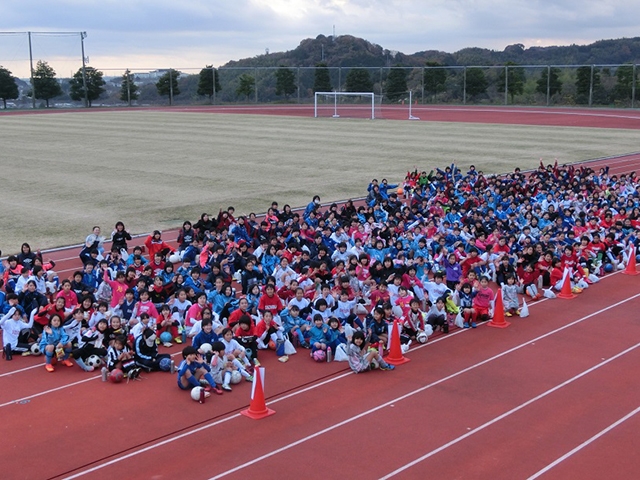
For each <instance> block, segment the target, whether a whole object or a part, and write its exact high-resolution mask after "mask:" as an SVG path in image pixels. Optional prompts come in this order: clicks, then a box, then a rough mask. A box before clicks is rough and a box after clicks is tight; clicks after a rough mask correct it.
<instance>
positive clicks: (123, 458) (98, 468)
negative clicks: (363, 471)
mask: <svg viewBox="0 0 640 480" xmlns="http://www.w3.org/2000/svg"><path fill="white" fill-rule="evenodd" d="M638 297H640V293H638V294H636V295H633V296H631V297H628V298H626V299H624V300H621V301H619V302H617V303H615V304H613V305H610V306H608V307H605V308H603V309H600V310H598V311H596V312H593V313H591V314H589V315H586V316H584V317H582V318H579V319H578V320H575V321H573V322H571V323H568V324H566V325H564V326H562V327H560V328H557V329H555V330H552V331H550V332H547V333H545V334H544V335H540V336H538V337H536V338H534V339H532V340H527V341H526V342H524V343H521V344H520V345H518V346H516V347H513V348H510V349H509V350H506V351H504V352H502V353H499V354H497V355H494V356H493V357H491V358H488V359H486V360H483V361H481V362H478V363H476V364H474V365H471V366H469V367H467V368H464V369H463V370H460V371H458V372H456V373H453V374H451V375H449V376H448V377H445V378H442V379H440V380H437V381H435V382H433V383H430V384H429V385H425V386H424V387H421V388H420V389H418V390H416V391H414V392H410V393H409V394H407V395H405V396H402V397H399V399H395V400H392V401H391V402H387V403H386V404H384V405H381V406H379V407H376V408H375V409H373V410H370V411H369V412H364V413H362V414H360V415H358V416H356V417H353V418H351V419H348V420H346V421H344V422H341V423H340V424H336V425H334V426H333V427H330V428H329V429H325V430H323V431H322V432H318V433H317V434H314V435H315V436H317V435H318V434H322V433H326V432H327V431H329V430H333V429H335V428H338V427H339V426H342V425H344V424H347V423H350V422H351V421H354V420H356V419H358V418H360V417H362V416H364V415H367V414H368V413H373V412H374V411H377V410H379V409H380V408H384V407H385V406H387V405H390V404H391V403H393V402H395V401H398V400H402V399H404V398H407V397H409V396H411V395H414V394H416V393H420V392H421V391H424V390H427V389H429V388H432V387H434V386H436V385H439V384H440V383H443V382H445V381H447V380H450V379H452V378H455V377H457V376H459V375H462V374H463V373H466V372H468V371H471V370H474V369H475V368H478V367H480V366H482V365H485V364H487V363H489V362H492V361H493V360H496V359H498V358H501V357H503V356H505V355H508V354H509V353H512V352H515V351H517V350H519V349H521V348H524V347H526V346H527V345H530V344H531V343H533V342H537V341H538V340H541V339H543V338H546V337H549V336H551V335H554V334H555V333H558V332H561V331H563V330H565V329H567V328H570V327H572V326H573V325H577V324H579V323H581V322H583V321H585V320H587V319H589V318H592V317H594V316H596V315H599V314H601V313H603V312H606V311H607V310H610V309H612V308H615V307H618V306H620V305H623V304H625V303H627V302H629V301H631V300H634V299H636V298H638ZM538 303H540V302H538ZM465 331H469V330H460V331H459V332H456V333H462V332H465ZM450 336H451V335H449V337H450ZM444 338H448V337H441V338H438V339H437V340H436V341H438V340H441V339H444ZM436 341H434V342H431V343H427V344H425V345H423V346H425V347H426V346H427V345H431V344H432V343H435V342H436ZM421 347H422V346H421ZM414 350H417V348H416V349H414ZM347 375H351V373H348V374H344V375H343V376H340V377H336V378H335V379H331V380H329V381H327V382H325V384H326V383H330V382H331V381H335V380H338V379H339V378H344V377H346V376H347ZM318 386H320V384H318ZM313 388H316V386H312V387H309V388H308V390H312V389H313ZM296 393H297V392H296ZM291 396H293V395H291ZM277 401H279V400H274V401H272V402H267V405H271V404H273V403H276V402H277ZM238 416H239V415H238V414H235V415H233V416H232V417H229V418H227V419H223V420H219V421H217V422H214V423H212V424H208V425H203V426H202V427H199V428H197V429H195V430H191V431H189V432H185V433H183V434H180V435H178V436H177V437H172V438H168V439H166V440H163V441H162V442H159V443H157V444H153V445H150V446H148V447H145V448H143V449H141V450H136V451H134V452H131V453H129V454H127V455H123V456H121V457H118V458H115V459H113V460H110V461H108V462H106V463H103V464H100V465H96V466H95V467H92V468H90V469H88V470H84V471H82V472H78V473H76V474H75V475H73V476H70V477H66V478H65V480H70V479H73V478H79V477H81V476H83V475H86V474H88V473H92V472H95V471H97V470H100V469H102V468H104V467H107V466H109V465H113V464H115V463H118V462H120V461H122V460H126V459H128V458H131V457H134V456H136V455H138V454H140V453H144V452H147V451H149V450H153V449H155V448H157V447H160V446H162V445H166V444H168V443H171V442H173V441H174V440H179V439H181V438H184V437H186V436H188V435H191V434H193V433H197V432H200V431H202V430H205V429H207V428H210V427H213V426H215V425H218V424H219V423H221V422H222V421H227V420H229V419H231V418H237V417H238ZM310 438H312V437H308V438H307V439H306V440H309V439H310ZM306 440H305V439H302V440H299V441H298V442H296V445H297V444H299V443H302V442H303V441H306ZM292 446H294V445H293V444H292V445H291V446H289V447H288V448H291V447H292ZM285 449H286V448H284V447H283V448H281V449H279V450H278V453H279V452H280V451H283V450H285ZM264 458H267V457H261V458H260V459H256V460H254V461H253V462H252V463H256V462H258V461H260V460H262V459H264ZM248 465H249V464H245V465H244V466H241V467H236V469H235V470H234V471H236V470H239V469H240V468H244V467H246V466H248ZM228 473H231V471H229V472H227V473H225V474H228ZM214 478H218V477H214Z"/></svg>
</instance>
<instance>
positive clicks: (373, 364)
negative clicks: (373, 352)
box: [369, 358, 380, 370]
mask: <svg viewBox="0 0 640 480" xmlns="http://www.w3.org/2000/svg"><path fill="white" fill-rule="evenodd" d="M369 366H370V368H371V370H376V369H378V368H380V363H379V362H378V359H377V358H373V359H371V363H370V364H369Z"/></svg>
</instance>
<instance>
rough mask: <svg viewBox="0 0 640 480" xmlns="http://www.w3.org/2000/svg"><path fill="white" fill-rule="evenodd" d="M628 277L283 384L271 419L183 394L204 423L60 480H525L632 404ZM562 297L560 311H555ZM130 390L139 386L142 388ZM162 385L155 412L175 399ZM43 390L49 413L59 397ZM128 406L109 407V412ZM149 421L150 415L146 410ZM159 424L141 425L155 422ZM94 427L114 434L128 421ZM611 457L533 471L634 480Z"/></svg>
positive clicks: (190, 412)
mask: <svg viewBox="0 0 640 480" xmlns="http://www.w3.org/2000/svg"><path fill="white" fill-rule="evenodd" d="M639 281H640V280H638V277H628V276H624V275H621V274H615V275H611V276H609V277H607V278H606V279H604V280H603V281H602V283H601V284H599V285H596V286H593V287H592V288H591V289H590V290H589V291H588V293H585V294H583V295H582V297H580V299H579V300H577V301H576V300H574V301H573V302H572V301H570V300H569V301H565V300H553V301H543V302H539V303H538V304H535V305H532V306H531V312H532V316H531V317H530V318H527V319H515V320H513V325H512V326H511V327H510V328H508V329H506V330H495V329H491V328H488V327H486V326H481V327H480V328H478V329H476V330H464V331H459V333H458V334H456V335H455V336H449V337H440V339H439V340H438V341H437V342H434V343H430V344H427V345H426V346H424V347H420V348H417V349H414V350H413V351H412V352H411V353H410V357H411V359H412V361H411V362H410V363H408V364H405V365H403V366H401V367H398V369H397V370H396V371H394V372H371V373H367V374H362V375H357V376H356V375H353V374H348V375H346V376H341V375H338V376H334V377H332V378H330V380H333V381H330V382H328V383H325V384H324V385H321V384H320V385H319V384H318V383H315V384H313V385H312V387H313V388H312V389H311V390H308V391H306V392H305V391H304V389H303V388H297V389H294V391H293V392H289V393H297V392H300V393H298V394H297V395H295V396H289V397H287V395H286V394H285V395H282V394H279V395H277V398H276V399H272V400H271V402H274V400H275V402H274V403H270V407H271V408H273V409H274V410H276V412H277V413H276V415H274V416H272V417H269V418H267V419H264V420H261V421H253V420H250V419H247V418H245V417H242V416H239V415H238V414H237V412H235V411H228V412H227V413H226V415H222V416H219V415H220V413H221V412H220V411H219V410H218V409H219V408H222V407H223V405H225V406H226V404H223V402H224V401H226V400H227V398H228V397H232V396H233V397H235V396H236V395H235V393H236V392H233V394H231V395H225V396H223V397H221V398H214V399H212V400H211V401H210V402H209V403H207V404H205V405H204V406H201V405H198V404H197V403H195V402H191V401H190V400H188V399H186V400H183V401H182V405H181V407H180V408H181V409H180V410H178V411H174V412H175V413H174V416H176V417H180V418H182V420H183V421H185V422H187V421H189V420H190V421H192V422H193V421H194V420H196V419H201V418H202V416H203V414H202V412H203V411H205V410H209V411H211V409H213V410H214V411H213V412H211V413H210V415H211V416H212V417H215V420H214V421H213V422H208V423H204V424H201V425H198V426H197V427H195V428H194V429H190V430H189V429H188V430H185V431H180V432H177V434H174V435H169V436H165V437H163V438H158V441H156V442H151V443H148V444H145V445H143V446H142V447H140V448H135V447H134V448H132V449H130V450H128V451H126V452H124V451H123V452H120V453H118V454H116V455H113V456H105V458H104V460H103V461H98V462H97V463H96V464H94V465H90V466H89V465H87V466H86V467H85V468H83V469H80V470H79V471H77V472H74V473H73V475H68V474H63V475H60V478H80V477H82V478H114V477H116V478H117V477H126V478H181V476H183V475H185V474H188V476H189V478H251V477H254V478H298V477H299V476H300V475H301V472H303V474H304V476H305V477H306V478H309V479H315V478H319V479H320V478H322V479H325V478H327V477H328V478H337V477H339V476H342V475H345V476H347V477H348V478H380V477H383V476H386V475H389V474H391V473H393V472H395V474H393V475H392V476H393V477H398V478H457V477H460V478H474V479H485V478H486V479H500V478H504V479H513V478H528V477H529V476H531V475H533V474H535V473H536V472H538V471H539V470H541V469H543V468H545V467H546V466H547V465H549V464H551V463H552V462H554V461H555V460H556V459H557V458H559V457H561V456H562V455H565V454H566V453H567V452H569V451H571V450H572V449H574V448H575V447H576V446H578V445H580V444H581V443H583V442H584V441H585V440H588V439H589V438H591V437H593V436H594V435H595V434H597V433H598V432H600V431H602V430H603V429H605V428H607V427H608V426H609V425H611V424H612V423H614V422H616V421H617V420H619V419H620V418H622V417H624V416H625V415H627V414H628V413H629V412H631V411H633V410H634V409H637V408H638V407H639V404H640V400H639V398H640V384H638V382H637V381H635V380H636V379H635V377H636V372H635V370H636V367H637V365H638V362H640V343H639V342H638V339H640V322H638V321H637V320H636V318H635V316H634V315H633V312H634V311H637V308H638V306H639V305H640V294H639V293H638V291H639V289H638V286H639ZM566 302H571V304H570V305H571V307H572V309H571V312H570V313H568V314H566V315H565V316H562V317H561V316H558V315H557V311H558V308H559V307H560V308H562V307H564V304H565V303H566ZM603 305H606V306H604V307H603ZM603 332H605V333H606V334H604V335H603ZM295 360H296V361H297V362H298V364H297V365H296V366H295V372H299V370H300V364H299V363H300V362H307V363H308V365H309V366H308V369H307V370H308V371H313V370H316V371H325V372H326V371H327V370H328V369H332V368H336V364H328V365H317V364H315V363H313V362H311V360H310V359H308V358H302V357H301V356H298V357H297V358H296V359H295ZM273 363H275V362H273ZM277 368H278V366H276V365H274V364H271V365H268V366H267V370H268V372H269V373H268V377H267V382H266V383H267V394H268V395H269V394H270V393H272V392H274V391H277V388H278V386H279V385H278V382H279V381H281V379H280V378H279V375H278V370H277ZM283 368H286V369H287V372H288V373H289V372H290V373H291V374H293V373H294V372H291V370H289V368H288V365H285V366H283ZM159 375H160V374H156V376H159ZM149 382H151V379H150V380H149ZM163 383H165V384H166V383H167V382H163ZM94 387H95V385H94ZM100 387H101V388H99V389H98V390H99V391H100V393H101V394H104V395H108V394H109V392H111V391H113V390H114V389H116V388H128V389H132V388H137V389H138V391H139V390H140V386H139V385H137V384H136V385H129V386H113V385H103V384H100ZM144 387H145V392H146V391H147V388H151V387H155V385H154V384H151V383H150V384H149V387H148V386H147V385H144ZM74 388H76V387H74ZM83 388H86V387H83ZM158 388H160V387H158ZM165 388H167V389H168V390H167V393H166V394H165V395H164V397H163V401H165V400H166V402H167V407H169V406H170V405H171V406H174V407H176V406H178V405H177V404H174V401H177V400H179V397H180V396H181V395H182V397H184V396H186V394H183V393H182V392H178V390H177V388H174V389H173V391H171V389H170V388H169V387H168V386H167V385H165ZM238 390H240V388H238ZM247 390H248V389H244V392H243V394H245V395H246V394H247V393H248V392H247ZM612 392H615V393H612ZM148 393H149V394H150V397H149V396H145V397H141V395H140V394H136V395H135V397H137V399H138V401H137V402H134V403H135V404H136V405H138V406H137V407H136V412H139V411H144V410H148V405H146V404H145V403H146V402H144V399H145V398H147V399H151V398H154V397H153V396H154V395H160V391H159V390H156V389H155V388H154V389H153V390H151V391H149V392H148ZM96 395H98V394H97V393H96ZM54 396H56V397H57V395H56V394H53V395H52V399H51V400H49V402H54V401H55V403H51V406H52V407H53V408H56V407H58V406H60V405H61V404H63V403H64V399H57V398H56V399H54V398H53V397H54ZM234 400H235V398H234ZM96 401H97V398H96ZM122 401H123V403H128V402H127V401H126V400H125V399H123V400H122ZM141 404H142V405H141ZM20 407H21V406H18V405H16V406H15V407H13V408H20ZM131 408H133V407H131ZM128 411H129V410H128V409H124V408H123V409H122V413H121V414H120V415H119V416H120V417H122V416H123V415H126V414H125V412H128ZM131 413H132V414H133V413H134V412H133V411H132V412H131ZM105 416H107V417H110V418H112V422H115V421H116V420H118V418H117V417H118V415H115V416H114V415H113V414H111V415H109V412H106V413H105ZM114 417H116V418H115V419H114ZM153 418H154V419H156V420H158V419H159V415H158V412H156V414H155V415H154V416H153ZM160 418H162V416H160ZM146 419H147V420H150V419H149V418H146ZM631 419H632V420H633V419H634V417H631ZM167 421H169V419H167V420H165V422H167ZM165 422H158V425H156V426H154V430H155V429H158V430H160V429H162V430H164V425H162V423H165ZM60 423H73V422H69V421H68V420H67V421H66V422H60ZM78 423H79V422H78ZM104 423H107V420H106V419H105V420H104ZM117 423H118V425H121V422H117ZM193 423H195V422H193ZM621 425H622V427H626V424H624V423H623V424H621ZM91 426H92V425H87V426H86V427H85V428H87V429H89V428H91ZM55 427H56V426H55V425H54V426H52V429H53V430H55ZM58 428H60V425H58ZM79 428H80V425H75V426H74V430H75V431H77V430H78V429H79ZM104 428H108V429H109V430H111V431H112V432H113V433H116V432H115V431H114V430H115V429H116V428H118V429H119V433H121V434H122V433H128V431H129V430H130V429H131V427H130V428H129V429H128V430H122V428H125V426H122V427H120V426H118V427H116V426H114V425H111V426H110V427H104ZM614 432H616V433H617V435H618V436H609V434H605V435H603V436H602V437H601V438H600V439H599V440H597V442H605V443H607V442H613V444H616V439H617V438H625V437H624V434H625V430H624V429H623V428H621V429H620V430H615V429H614V430H612V431H611V435H613V433H614ZM180 436H181V437H180ZM159 437H160V436H159ZM177 437H179V438H177ZM126 438H127V435H125V439H126ZM58 442H63V443H61V445H65V443H67V442H68V443H69V446H71V445H72V444H73V441H72V440H67V442H65V441H64V439H63V438H60V439H58ZM58 442H57V444H60V443H58ZM597 442H596V445H594V447H595V446H597ZM0 448H1V450H0V451H6V446H4V445H0ZM65 451H66V449H64V448H61V449H60V455H63V454H64V452H65ZM103 452H104V453H105V455H106V453H107V450H106V449H103ZM161 459H165V461H162V460H161ZM184 459H189V460H188V465H186V464H185V462H186V460H184ZM617 463H618V459H617V457H616V456H611V457H608V458H606V457H605V458H603V457H598V459H597V468H595V469H594V470H587V469H584V470H585V476H580V477H574V476H572V475H569V477H566V476H564V477H563V476H562V474H559V473H557V472H560V470H554V469H553V468H552V469H551V470H549V472H548V473H547V477H546V478H603V477H602V476H601V474H602V472H607V471H608V470H609V468H614V469H617V470H618V471H620V475H619V476H617V477H616V478H635V477H634V473H635V472H637V471H638V469H639V468H640V457H638V456H637V455H636V456H635V457H634V456H633V455H631V458H627V461H626V462H625V469H624V470H621V469H620V467H619V466H616V464H617ZM560 466H562V467H564V465H563V464H562V463H560V464H559V465H558V467H557V468H559V467H560ZM389 478H391V477H389ZM608 478H611V477H608Z"/></svg>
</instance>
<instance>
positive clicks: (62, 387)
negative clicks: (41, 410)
mask: <svg viewBox="0 0 640 480" xmlns="http://www.w3.org/2000/svg"><path fill="white" fill-rule="evenodd" d="M98 378H102V377H101V375H98V376H95V377H91V378H85V379H84V380H79V381H77V382H73V383H69V384H67V385H61V386H59V387H56V388H51V389H49V390H45V391H44V392H38V393H34V394H33V395H28V396H26V397H22V398H18V399H17V400H11V401H9V402H5V403H0V408H3V407H7V406H9V405H16V404H18V403H21V402H25V401H27V400H31V399H32V398H36V397H41V396H42V395H47V394H48V393H53V392H57V391H60V390H64V389H65V388H69V387H73V386H75V385H80V384H81V383H86V382H90V381H91V380H96V379H98Z"/></svg>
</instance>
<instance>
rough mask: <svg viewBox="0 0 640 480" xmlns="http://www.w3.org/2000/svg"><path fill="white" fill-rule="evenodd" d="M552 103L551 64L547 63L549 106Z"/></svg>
mask: <svg viewBox="0 0 640 480" xmlns="http://www.w3.org/2000/svg"><path fill="white" fill-rule="evenodd" d="M550 103H551V65H547V107H548V106H549V104H550Z"/></svg>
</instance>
